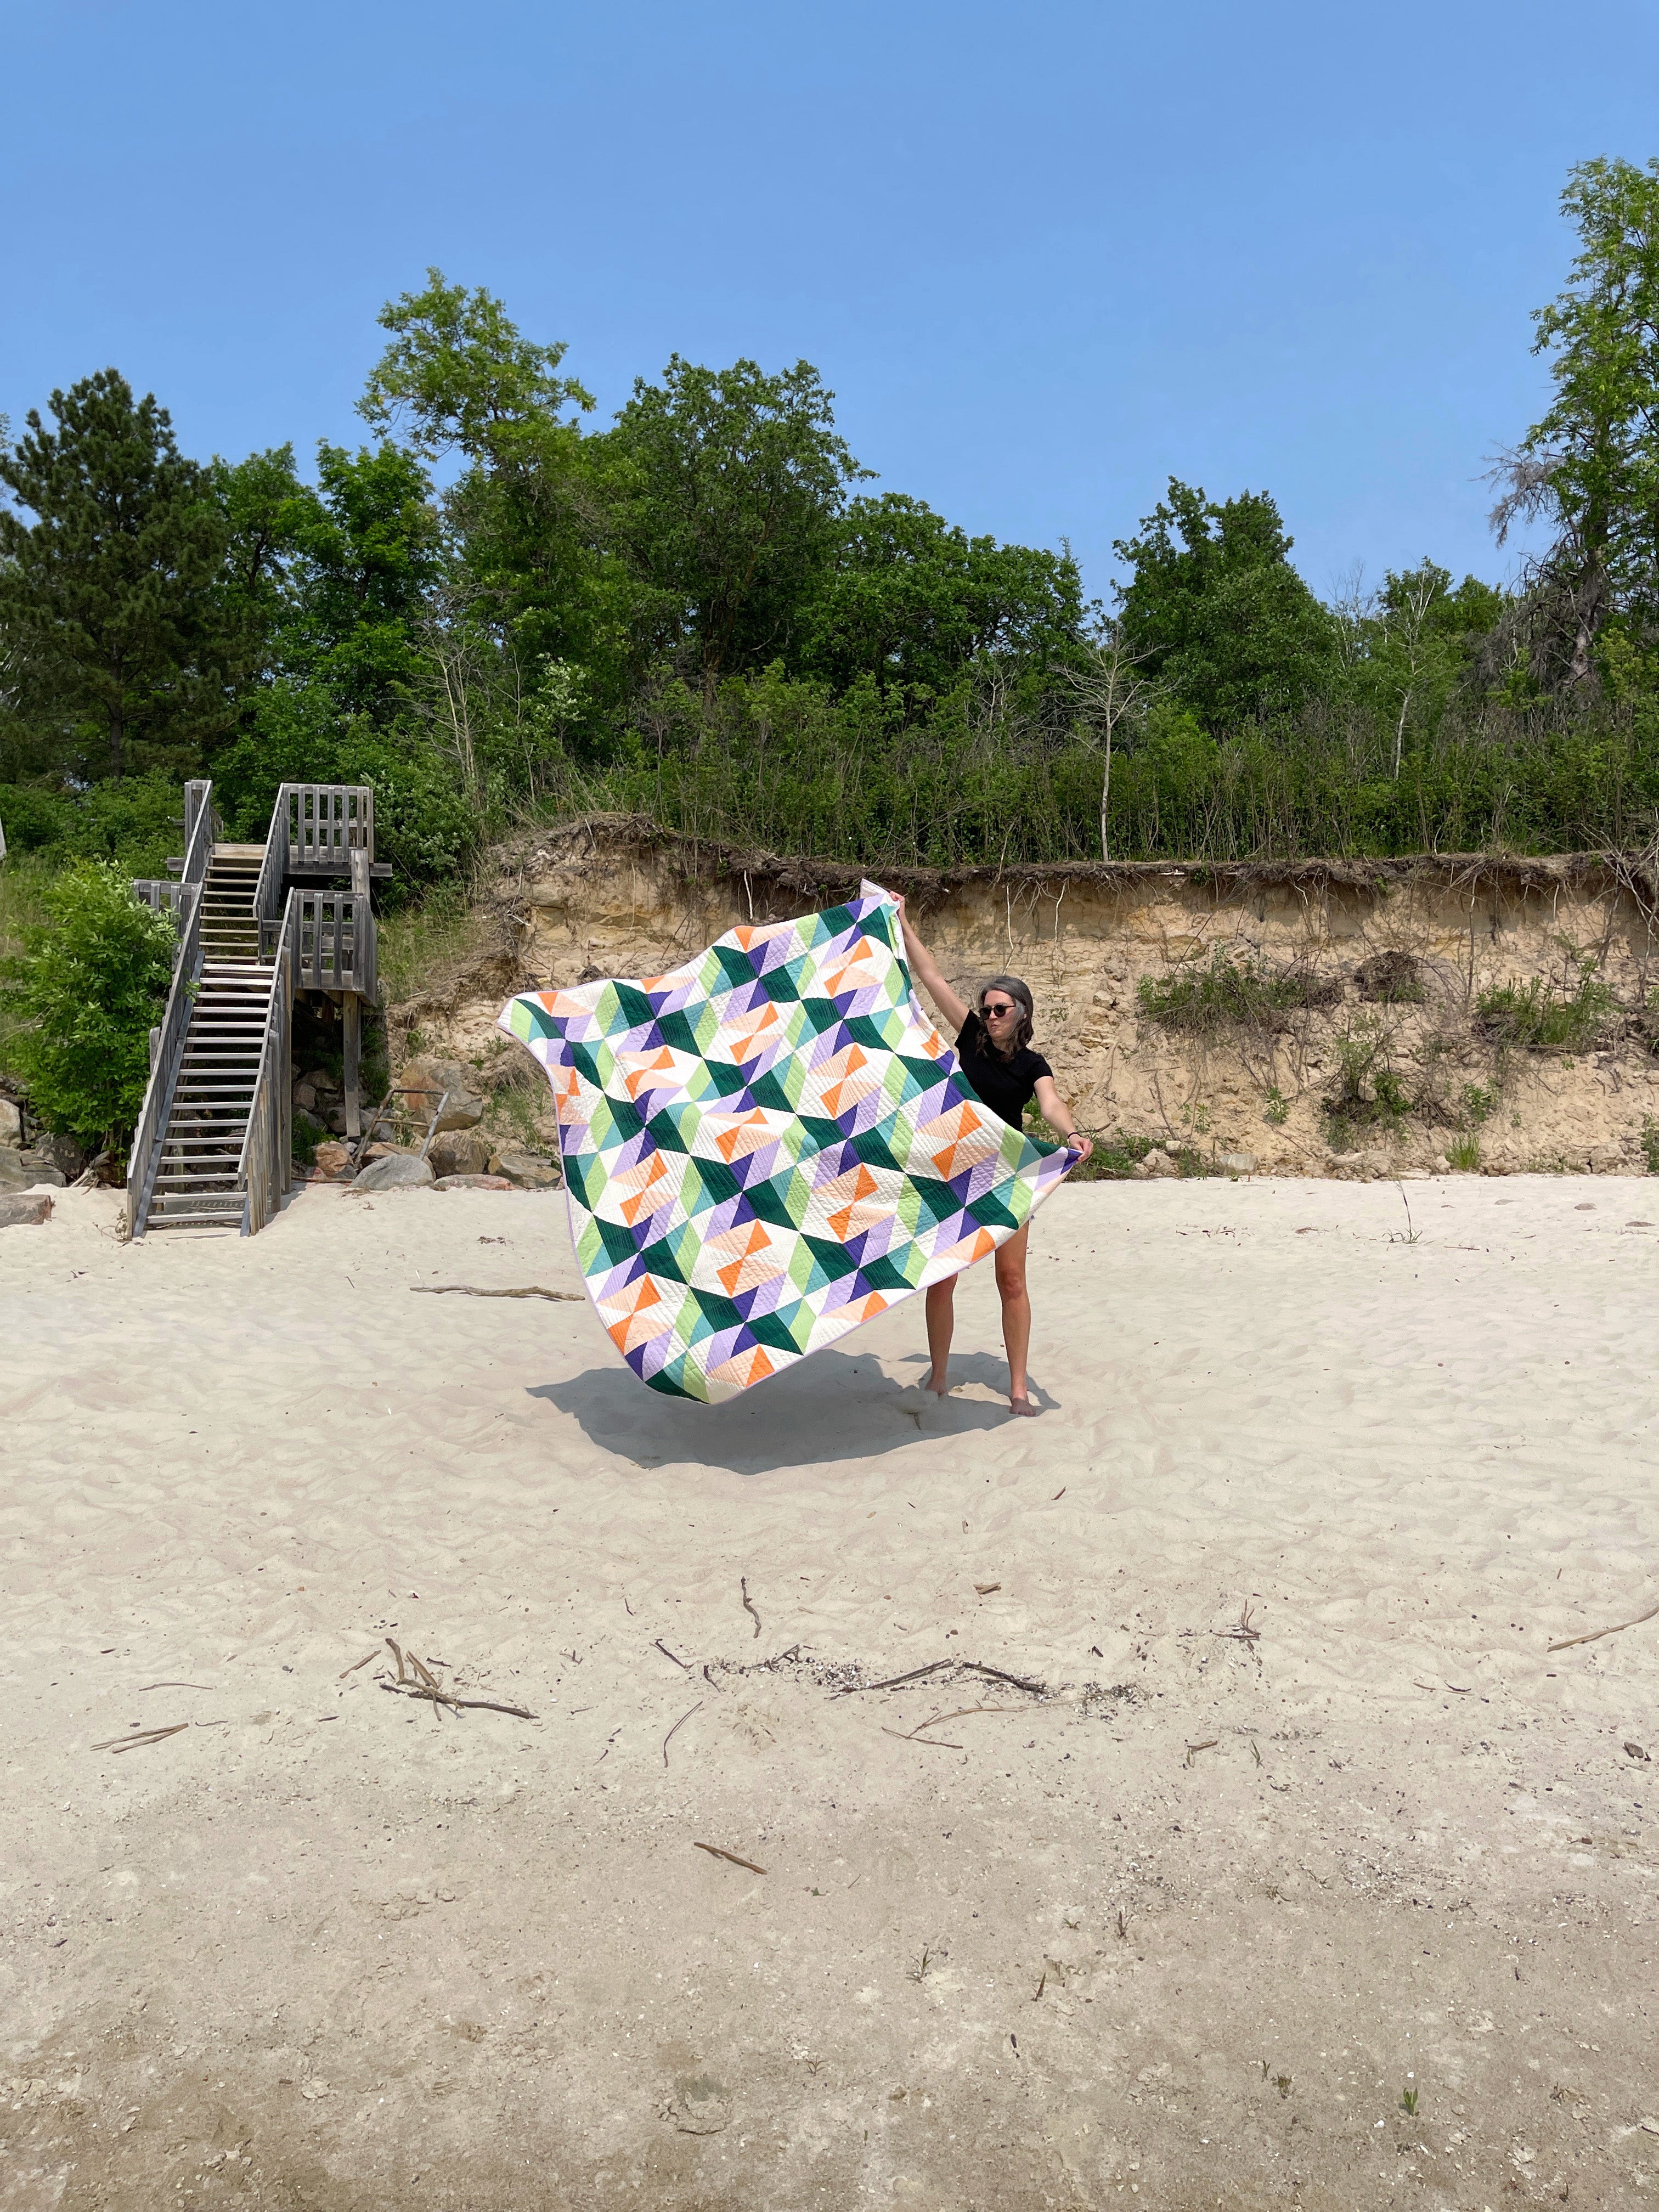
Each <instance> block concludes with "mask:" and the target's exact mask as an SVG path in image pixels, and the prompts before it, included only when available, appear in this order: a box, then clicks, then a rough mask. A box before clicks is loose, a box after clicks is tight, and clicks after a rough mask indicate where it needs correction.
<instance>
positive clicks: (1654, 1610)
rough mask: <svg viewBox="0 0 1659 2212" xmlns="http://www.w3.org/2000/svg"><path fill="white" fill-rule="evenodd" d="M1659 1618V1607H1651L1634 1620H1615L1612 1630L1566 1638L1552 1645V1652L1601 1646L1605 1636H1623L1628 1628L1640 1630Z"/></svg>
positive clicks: (1604, 1629)
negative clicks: (1579, 1647)
mask: <svg viewBox="0 0 1659 2212" xmlns="http://www.w3.org/2000/svg"><path fill="white" fill-rule="evenodd" d="M1656 1617H1659V1605H1656V1606H1650V1607H1649V1608H1648V1610H1647V1612H1646V1613H1638V1614H1637V1616H1636V1618H1635V1620H1615V1621H1614V1623H1613V1626H1612V1627H1611V1628H1593V1629H1592V1630H1591V1631H1590V1632H1589V1635H1588V1636H1564V1637H1563V1638H1562V1639H1561V1641H1560V1642H1559V1644H1551V1645H1550V1647H1549V1648H1550V1650H1552V1651H1571V1649H1572V1647H1573V1645H1574V1644H1599V1643H1600V1642H1601V1638H1603V1637H1604V1636H1622V1635H1623V1634H1624V1632H1625V1631H1626V1629H1627V1628H1639V1627H1640V1626H1642V1623H1643V1622H1644V1620H1654V1619H1655V1618H1656Z"/></svg>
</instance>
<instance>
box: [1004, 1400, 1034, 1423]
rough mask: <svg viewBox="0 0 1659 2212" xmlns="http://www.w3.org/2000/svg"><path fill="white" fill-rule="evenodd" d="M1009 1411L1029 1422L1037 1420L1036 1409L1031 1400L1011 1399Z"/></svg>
mask: <svg viewBox="0 0 1659 2212" xmlns="http://www.w3.org/2000/svg"><path fill="white" fill-rule="evenodd" d="M1008 1411H1009V1412H1010V1413H1018V1414H1019V1415H1021V1416H1022V1417H1023V1418H1024V1419H1026V1420H1028V1421H1034V1420H1035V1419H1036V1407H1035V1406H1034V1405H1033V1404H1032V1403H1031V1401H1030V1399H1029V1398H1011V1399H1010V1400H1009V1401H1008Z"/></svg>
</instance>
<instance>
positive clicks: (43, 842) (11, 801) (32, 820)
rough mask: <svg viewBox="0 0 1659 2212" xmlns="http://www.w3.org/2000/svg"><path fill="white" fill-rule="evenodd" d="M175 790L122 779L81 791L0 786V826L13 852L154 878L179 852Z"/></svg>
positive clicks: (154, 779) (160, 782)
mask: <svg viewBox="0 0 1659 2212" xmlns="http://www.w3.org/2000/svg"><path fill="white" fill-rule="evenodd" d="M184 817H185V798H184V792H183V789H182V787H180V786H179V784H177V783H174V782H173V781H172V780H171V778H169V777H167V776H165V775H128V776H123V777H121V778H120V780H119V781H114V782H109V783H94V784H93V785H92V786H90V787H89V788H88V789H87V790H85V791H82V792H73V793H71V792H61V791H49V790H47V789H46V788H45V787H43V786H40V785H38V784H27V783H11V784H0V823H3V825H4V828H5V832H6V844H7V848H8V849H9V851H11V852H13V853H39V854H43V855H45V856H46V858H48V859H50V860H55V861H60V862H62V861H70V860H115V861H118V863H119V864H120V866H121V869H122V872H124V873H125V874H126V875H129V876H161V875H165V874H166V872H167V865H166V864H167V856H168V855H169V854H176V853H181V852H182V851H183V850H184V834H185V833H184Z"/></svg>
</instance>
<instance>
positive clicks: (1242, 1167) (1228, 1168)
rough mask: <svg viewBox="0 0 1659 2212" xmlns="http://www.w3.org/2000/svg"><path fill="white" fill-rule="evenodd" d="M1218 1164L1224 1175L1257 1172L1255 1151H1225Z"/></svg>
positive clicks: (1244, 1174) (1243, 1174) (1252, 1173)
mask: <svg viewBox="0 0 1659 2212" xmlns="http://www.w3.org/2000/svg"><path fill="white" fill-rule="evenodd" d="M1216 1165H1217V1166H1218V1168H1219V1169H1220V1170H1221V1171H1222V1173H1223V1174H1224V1175H1234V1176H1249V1175H1254V1174H1255V1153H1254V1152H1223V1154H1222V1155H1221V1158H1219V1159H1218V1161H1217V1162H1216Z"/></svg>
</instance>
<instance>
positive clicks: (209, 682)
mask: <svg viewBox="0 0 1659 2212" xmlns="http://www.w3.org/2000/svg"><path fill="white" fill-rule="evenodd" d="M51 411H52V416H54V418H55V420H56V428H54V429H48V428H46V426H45V425H44V424H43V423H42V422H41V419H40V413H39V411H38V410H34V409H31V410H30V411H29V414H28V416H27V430H26V434H25V435H24V436H23V437H22V438H21V439H20V440H19V441H18V442H17V444H16V445H15V446H14V447H11V448H10V449H9V450H4V449H0V483H3V484H4V485H5V486H6V487H7V488H8V489H9V491H10V492H11V493H12V495H13V497H14V498H15V501H16V502H17V505H18V506H19V507H21V508H23V509H25V510H27V513H32V514H33V516H34V517H35V518H36V519H35V520H34V521H33V523H32V524H31V523H29V522H27V521H26V520H23V519H22V518H21V517H20V516H19V515H17V514H15V513H9V512H8V511H7V510H6V509H5V508H3V507H0V637H3V638H4V640H5V642H6V644H7V646H8V647H9V649H10V651H11V652H12V653H13V654H14V655H15V658H16V660H17V662H18V664H19V665H20V667H21V671H22V675H23V690H24V693H25V696H30V695H32V696H33V699H34V700H35V701H36V702H38V703H39V705H40V708H43V709H44V710H45V712H46V714H49V715H50V717H51V718H52V720H57V721H59V722H60V723H62V722H64V721H66V722H67V724H68V728H67V730H66V732H65V733H64V734H65V737H66V738H67V742H68V744H69V748H70V752H71V754H72V756H74V765H75V766H76V767H77V768H78V769H80V771H81V772H82V773H83V774H86V775H94V776H95V775H110V776H119V775H122V774H123V773H124V772H125V771H127V770H129V769H135V768H139V767H145V766H152V765H153V766H166V767H169V768H171V769H173V770H174V771H175V772H176V771H178V770H179V769H184V770H185V772H188V769H189V768H190V767H191V765H192V764H193V761H194V757H195V756H196V754H197V750H198V749H199V747H200V744H201V743H202V741H203V739H204V738H207V737H210V736H211V735H212V734H213V733H214V732H216V730H218V729H220V728H222V726H224V723H225V721H226V720H227V699H226V676H227V672H228V671H227V669H226V666H225V661H226V649H225V648H226V644H227V641H226V639H225V638H224V637H223V636H222V635H221V633H222V629H223V627H224V623H223V617H222V608H221V605H220V595H219V592H218V588H217V587H218V584H219V580H220V577H221V572H222V567H223V562H224V557H225V551H226V544H227V538H228V529H227V524H226V520H225V517H224V513H223V511H222V507H221V506H220V504H219V502H218V501H216V499H215V497H214V495H213V487H212V482H211V479H210V476H209V475H208V472H207V471H204V470H203V469H202V468H200V467H198V466H197V464H196V463H195V462H194V461H191V460H187V459H185V457H184V456H183V455H182V454H181V453H179V449H178V447H177V444H176V443H175V441H174V439H173V424H172V421H171V418H170V417H169V416H168V414H167V410H166V408H164V407H161V406H158V405H157V404H156V401H155V397H154V395H153V394H150V393H147V394H146V395H145V397H144V398H143V399H141V400H139V401H137V403H136V404H135V402H134V400H133V396H132V389H131V386H130V385H129V384H128V383H127V381H126V380H125V377H123V376H121V375H120V374H118V372H117V371H116V370H114V369H112V368H106V369H103V370H100V372H99V374H97V375H95V376H89V377H85V378H83V379H82V380H81V382H80V383H78V384H76V385H73V386H71V387H70V390H69V391H68V392H53V393H52V403H51Z"/></svg>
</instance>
